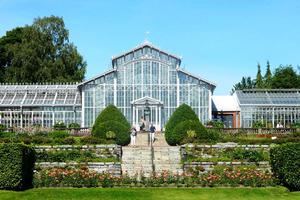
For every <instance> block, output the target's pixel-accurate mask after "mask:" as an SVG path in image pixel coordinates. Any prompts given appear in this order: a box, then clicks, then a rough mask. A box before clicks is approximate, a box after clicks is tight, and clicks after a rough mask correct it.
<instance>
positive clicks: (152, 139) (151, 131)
mask: <svg viewBox="0 0 300 200" xmlns="http://www.w3.org/2000/svg"><path fill="white" fill-rule="evenodd" d="M155 131H156V128H155V126H153V124H152V123H151V126H150V142H151V143H153V142H154V140H155Z"/></svg>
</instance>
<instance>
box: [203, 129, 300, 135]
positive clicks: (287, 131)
mask: <svg viewBox="0 0 300 200" xmlns="http://www.w3.org/2000/svg"><path fill="white" fill-rule="evenodd" d="M208 129H210V130H216V131H218V132H221V133H228V134H275V135H283V134H291V133H296V132H300V129H297V128H208Z"/></svg>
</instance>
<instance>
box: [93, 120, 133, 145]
mask: <svg viewBox="0 0 300 200" xmlns="http://www.w3.org/2000/svg"><path fill="white" fill-rule="evenodd" d="M95 130H97V131H96V132H94V135H93V136H95V137H99V138H103V139H110V138H106V133H107V132H109V131H112V132H114V133H115V134H116V138H115V141H116V143H117V144H119V145H127V144H129V142H130V129H129V128H128V127H126V126H124V125H123V124H122V123H120V122H117V121H106V122H103V123H100V124H99V125H98V126H97V129H95Z"/></svg>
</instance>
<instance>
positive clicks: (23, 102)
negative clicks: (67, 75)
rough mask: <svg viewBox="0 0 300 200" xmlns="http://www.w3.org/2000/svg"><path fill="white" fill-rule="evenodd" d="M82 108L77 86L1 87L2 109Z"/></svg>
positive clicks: (0, 100) (0, 101)
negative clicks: (56, 106)
mask: <svg viewBox="0 0 300 200" xmlns="http://www.w3.org/2000/svg"><path fill="white" fill-rule="evenodd" d="M53 105H60V106H80V105H81V96H80V92H79V91H78V89H77V85H0V107H11V106H26V107H30V106H53Z"/></svg>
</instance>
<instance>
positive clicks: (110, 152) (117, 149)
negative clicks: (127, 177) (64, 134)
mask: <svg viewBox="0 0 300 200" xmlns="http://www.w3.org/2000/svg"><path fill="white" fill-rule="evenodd" d="M35 150H36V151H37V152H41V151H68V150H70V151H71V150H82V151H92V152H94V153H95V154H96V155H97V156H98V157H101V158H109V157H116V158H121V154H122V148H121V146H119V145H115V144H108V145H105V144H103V145H82V146H80V145H52V146H50V145H48V146H35Z"/></svg>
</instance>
